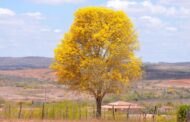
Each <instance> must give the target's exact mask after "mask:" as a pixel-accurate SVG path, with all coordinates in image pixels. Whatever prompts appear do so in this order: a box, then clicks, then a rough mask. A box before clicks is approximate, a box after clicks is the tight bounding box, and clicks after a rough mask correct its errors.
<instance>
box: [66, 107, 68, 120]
mask: <svg viewBox="0 0 190 122" xmlns="http://www.w3.org/2000/svg"><path fill="white" fill-rule="evenodd" d="M65 119H68V106H66V108H65Z"/></svg>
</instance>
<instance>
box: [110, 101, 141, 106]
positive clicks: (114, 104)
mask: <svg viewBox="0 0 190 122" xmlns="http://www.w3.org/2000/svg"><path fill="white" fill-rule="evenodd" d="M108 105H111V106H137V104H136V103H130V102H125V101H116V102H112V103H109V104H108Z"/></svg>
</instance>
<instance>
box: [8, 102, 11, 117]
mask: <svg viewBox="0 0 190 122" xmlns="http://www.w3.org/2000/svg"><path fill="white" fill-rule="evenodd" d="M8 112H9V119H10V118H11V106H10V104H9V107H8Z"/></svg>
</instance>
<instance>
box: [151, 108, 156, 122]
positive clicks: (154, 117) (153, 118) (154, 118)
mask: <svg viewBox="0 0 190 122" xmlns="http://www.w3.org/2000/svg"><path fill="white" fill-rule="evenodd" d="M156 114H157V106H155V108H154V112H153V116H152V121H153V122H156Z"/></svg>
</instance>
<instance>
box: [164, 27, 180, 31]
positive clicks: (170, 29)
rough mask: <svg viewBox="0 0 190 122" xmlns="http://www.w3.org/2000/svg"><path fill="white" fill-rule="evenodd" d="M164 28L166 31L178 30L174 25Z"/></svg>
mask: <svg viewBox="0 0 190 122" xmlns="http://www.w3.org/2000/svg"><path fill="white" fill-rule="evenodd" d="M165 29H166V30H168V31H177V30H178V29H177V28H176V27H166V28H165Z"/></svg>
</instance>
